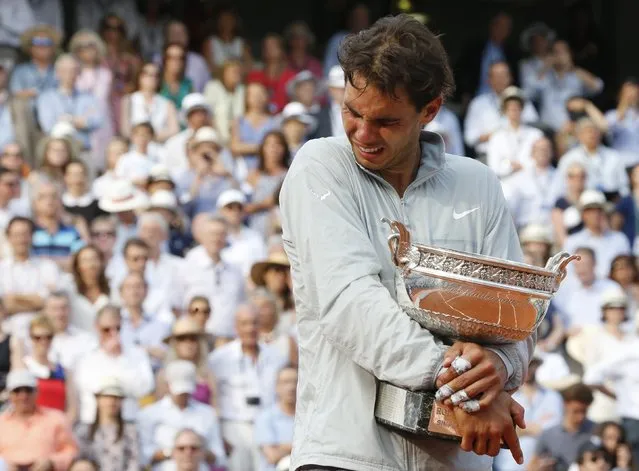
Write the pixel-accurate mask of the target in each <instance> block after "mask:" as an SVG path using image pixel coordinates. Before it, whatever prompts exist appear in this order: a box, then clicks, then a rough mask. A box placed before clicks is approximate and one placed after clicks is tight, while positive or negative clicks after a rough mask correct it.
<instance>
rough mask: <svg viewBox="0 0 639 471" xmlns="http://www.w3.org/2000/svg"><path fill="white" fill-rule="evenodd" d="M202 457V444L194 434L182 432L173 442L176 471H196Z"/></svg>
mask: <svg viewBox="0 0 639 471" xmlns="http://www.w3.org/2000/svg"><path fill="white" fill-rule="evenodd" d="M203 457H204V455H203V453H202V443H201V441H200V438H199V437H198V436H197V435H195V434H194V433H191V432H184V433H182V434H180V435H179V436H178V438H177V440H175V446H174V448H173V459H174V460H175V465H176V468H177V471H197V470H198V469H199V467H200V463H201V462H202V459H203Z"/></svg>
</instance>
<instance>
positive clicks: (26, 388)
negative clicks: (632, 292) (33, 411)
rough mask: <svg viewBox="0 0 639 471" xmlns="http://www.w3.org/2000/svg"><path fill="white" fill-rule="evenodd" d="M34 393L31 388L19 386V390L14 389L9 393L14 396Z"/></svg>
mask: <svg viewBox="0 0 639 471" xmlns="http://www.w3.org/2000/svg"><path fill="white" fill-rule="evenodd" d="M33 391H34V389H33V388H30V387H28V386H21V387H19V388H15V389H14V390H13V391H11V392H12V393H14V394H20V393H27V394H31V393H32V392H33Z"/></svg>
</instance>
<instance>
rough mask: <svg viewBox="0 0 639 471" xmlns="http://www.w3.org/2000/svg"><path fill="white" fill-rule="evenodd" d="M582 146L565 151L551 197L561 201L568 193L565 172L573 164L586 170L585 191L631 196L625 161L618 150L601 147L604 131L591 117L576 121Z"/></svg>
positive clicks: (558, 167)
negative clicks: (602, 132)
mask: <svg viewBox="0 0 639 471" xmlns="http://www.w3.org/2000/svg"><path fill="white" fill-rule="evenodd" d="M577 137H578V139H579V144H580V145H579V146H577V147H575V148H574V149H571V150H569V151H568V152H566V153H565V154H564V155H563V156H562V157H561V159H559V165H558V166H557V173H556V175H555V181H554V182H553V188H552V194H553V196H554V197H555V198H559V197H560V196H562V195H563V194H565V191H566V186H565V185H566V173H567V171H568V168H569V167H570V166H571V165H572V164H574V163H580V164H582V165H583V166H584V168H585V169H586V172H587V174H588V180H587V182H586V188H590V189H594V190H599V191H602V192H604V193H619V194H620V195H621V196H625V195H627V194H628V193H629V182H628V174H627V173H626V169H625V166H624V162H623V161H622V160H621V158H620V157H619V154H618V153H617V151H615V150H613V149H610V148H609V147H606V146H603V145H602V144H601V131H600V130H599V128H598V127H597V125H596V124H595V122H594V121H592V120H591V119H590V118H582V119H580V120H579V121H578V122H577Z"/></svg>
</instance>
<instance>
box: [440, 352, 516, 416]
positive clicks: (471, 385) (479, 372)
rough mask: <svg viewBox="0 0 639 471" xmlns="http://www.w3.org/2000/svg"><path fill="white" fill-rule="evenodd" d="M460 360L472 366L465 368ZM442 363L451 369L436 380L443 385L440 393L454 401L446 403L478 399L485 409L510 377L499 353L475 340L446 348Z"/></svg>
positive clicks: (446, 398) (442, 396)
mask: <svg viewBox="0 0 639 471" xmlns="http://www.w3.org/2000/svg"><path fill="white" fill-rule="evenodd" d="M460 359H461V360H460ZM458 363H461V364H462V365H463V364H464V363H465V364H466V365H467V366H468V365H470V368H468V369H467V370H466V371H463V368H462V369H460V368H459V365H458ZM442 366H443V367H444V368H447V369H446V370H445V372H444V373H442V374H440V376H439V377H438V378H437V381H436V383H435V384H436V386H437V387H438V388H439V389H438V391H437V396H436V397H437V400H439V401H446V400H448V401H450V402H448V401H446V402H445V403H446V404H450V403H453V404H460V403H462V402H465V401H468V400H469V399H478V400H479V408H480V409H483V408H485V407H488V406H489V405H490V404H491V403H492V402H493V401H494V400H495V399H496V398H497V396H498V395H499V394H500V393H501V392H502V391H503V390H504V385H505V384H506V381H507V380H508V373H507V371H506V365H504V362H503V361H502V359H501V358H500V357H499V355H497V354H496V353H494V352H492V351H490V350H488V349H486V348H484V347H481V346H479V345H477V344H475V343H468V342H455V343H454V344H453V345H452V346H451V347H450V348H449V349H448V351H447V352H446V355H445V357H444V363H443V365H442ZM480 396H481V397H480ZM469 411H470V410H469Z"/></svg>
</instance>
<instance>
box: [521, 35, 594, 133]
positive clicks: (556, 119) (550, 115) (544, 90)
mask: <svg viewBox="0 0 639 471" xmlns="http://www.w3.org/2000/svg"><path fill="white" fill-rule="evenodd" d="M530 87H531V89H532V90H533V95H532V98H533V99H538V100H539V102H540V103H541V113H540V114H541V121H542V122H543V123H544V124H545V125H546V126H549V127H550V128H551V129H553V130H554V131H559V130H560V129H561V128H562V126H564V124H565V123H566V122H567V121H568V111H567V110H566V107H565V103H566V101H568V99H569V98H571V97H574V96H594V95H597V94H598V93H600V92H601V90H603V87H604V84H603V81H602V80H601V79H600V78H599V77H596V76H594V75H593V74H591V73H590V72H588V71H586V70H584V69H581V68H579V67H575V65H574V63H573V57H572V52H571V50H570V46H569V45H568V43H567V42H566V41H556V42H555V43H554V44H553V45H552V49H551V53H550V56H549V59H548V61H547V64H546V66H545V67H544V68H543V69H542V71H541V73H540V74H539V75H537V76H536V77H535V80H533V81H531V82H530Z"/></svg>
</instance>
